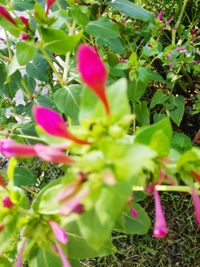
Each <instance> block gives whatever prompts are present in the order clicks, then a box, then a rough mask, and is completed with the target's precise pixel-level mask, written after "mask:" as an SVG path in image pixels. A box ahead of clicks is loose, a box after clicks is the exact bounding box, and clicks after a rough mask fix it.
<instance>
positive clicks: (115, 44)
mask: <svg viewBox="0 0 200 267" xmlns="http://www.w3.org/2000/svg"><path fill="white" fill-rule="evenodd" d="M96 41H97V44H98V46H100V47H103V46H108V47H109V48H110V49H111V50H113V51H115V52H116V53H119V54H122V53H124V51H125V48H124V46H123V44H122V42H121V40H120V38H109V39H103V38H97V40H96Z"/></svg>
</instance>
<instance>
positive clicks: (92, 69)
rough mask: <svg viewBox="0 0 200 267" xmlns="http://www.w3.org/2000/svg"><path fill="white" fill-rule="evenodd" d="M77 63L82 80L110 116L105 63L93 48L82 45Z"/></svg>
mask: <svg viewBox="0 0 200 267" xmlns="http://www.w3.org/2000/svg"><path fill="white" fill-rule="evenodd" d="M77 63H78V66H77V67H78V71H79V73H80V75H81V78H82V79H83V81H84V82H85V84H86V85H87V86H89V87H90V88H91V89H92V90H93V91H94V93H95V94H96V95H97V96H98V97H99V99H100V100H101V101H102V103H103V105H104V107H105V110H106V112H107V114H109V113H110V108H109V104H108V100H107V97H106V93H105V86H106V78H107V71H106V68H105V65H104V63H103V61H102V60H101V58H100V57H99V55H98V54H97V52H96V51H95V49H94V48H93V47H91V46H89V45H86V44H82V45H81V46H80V47H79V49H78V53H77Z"/></svg>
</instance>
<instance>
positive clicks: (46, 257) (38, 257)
mask: <svg viewBox="0 0 200 267" xmlns="http://www.w3.org/2000/svg"><path fill="white" fill-rule="evenodd" d="M28 263H29V266H30V267H62V266H63V265H62V262H61V260H60V257H59V256H57V255H54V254H53V253H50V252H48V251H46V250H45V249H43V248H40V247H38V249H37V251H36V254H35V255H34V257H32V258H31V259H30V260H28Z"/></svg>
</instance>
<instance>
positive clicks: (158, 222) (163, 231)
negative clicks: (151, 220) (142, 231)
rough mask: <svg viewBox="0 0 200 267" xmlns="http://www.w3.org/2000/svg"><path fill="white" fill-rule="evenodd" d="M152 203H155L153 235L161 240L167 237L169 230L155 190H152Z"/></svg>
mask: <svg viewBox="0 0 200 267" xmlns="http://www.w3.org/2000/svg"><path fill="white" fill-rule="evenodd" d="M154 201H155V224H154V232H153V235H154V236H155V237H157V238H162V237H165V236H166V235H167V233H168V231H169V230H168V227H167V223H166V220H165V216H164V213H163V210H162V206H161V202H160V197H159V194H158V191H157V190H156V189H155V188H154Z"/></svg>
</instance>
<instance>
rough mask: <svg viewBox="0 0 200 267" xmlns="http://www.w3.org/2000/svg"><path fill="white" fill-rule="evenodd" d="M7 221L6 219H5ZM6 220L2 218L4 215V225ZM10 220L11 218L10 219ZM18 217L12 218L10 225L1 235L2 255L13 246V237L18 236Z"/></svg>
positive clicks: (0, 217)
mask: <svg viewBox="0 0 200 267" xmlns="http://www.w3.org/2000/svg"><path fill="white" fill-rule="evenodd" d="M4 218H5V219H6V217H4ZM4 218H2V215H1V216H0V219H1V223H2V224H3V223H4ZM8 219H9V218H8ZM17 220H18V218H17V216H15V217H11V218H10V221H9V223H7V224H6V226H5V228H4V229H3V231H1V233H0V253H1V254H2V253H3V252H4V251H5V250H6V249H7V248H9V246H10V245H11V242H12V241H13V237H14V236H15V234H16V223H17Z"/></svg>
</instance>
